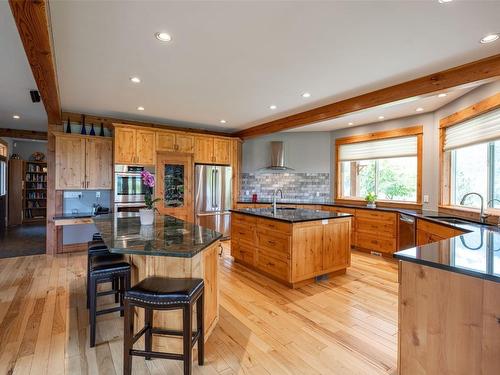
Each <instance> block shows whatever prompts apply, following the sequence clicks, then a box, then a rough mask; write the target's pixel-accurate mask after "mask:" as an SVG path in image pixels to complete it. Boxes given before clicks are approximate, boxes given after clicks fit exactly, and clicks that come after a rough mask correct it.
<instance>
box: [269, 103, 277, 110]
mask: <svg viewBox="0 0 500 375" xmlns="http://www.w3.org/2000/svg"><path fill="white" fill-rule="evenodd" d="M276 108H278V107H276V106H275V105H274V104H272V105H270V106H269V109H276Z"/></svg>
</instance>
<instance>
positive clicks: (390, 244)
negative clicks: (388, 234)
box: [356, 233, 396, 253]
mask: <svg viewBox="0 0 500 375" xmlns="http://www.w3.org/2000/svg"><path fill="white" fill-rule="evenodd" d="M356 246H358V247H362V248H363V249H368V250H374V251H380V252H383V253H392V252H394V251H396V239H395V238H380V237H377V236H372V235H369V234H366V233H357V234H356Z"/></svg>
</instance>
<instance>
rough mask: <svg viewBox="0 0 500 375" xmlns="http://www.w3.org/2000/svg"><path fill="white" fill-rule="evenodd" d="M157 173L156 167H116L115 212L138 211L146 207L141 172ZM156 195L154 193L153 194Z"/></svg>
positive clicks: (117, 165)
mask: <svg viewBox="0 0 500 375" xmlns="http://www.w3.org/2000/svg"><path fill="white" fill-rule="evenodd" d="M142 171H148V172H149V173H151V174H153V175H154V173H155V168H154V166H138V165H123V164H116V165H115V189H114V195H115V198H114V203H115V204H114V211H115V212H120V211H138V210H139V208H143V207H145V204H144V195H145V186H144V184H143V183H142V179H141V172H142ZM153 194H154V193H153Z"/></svg>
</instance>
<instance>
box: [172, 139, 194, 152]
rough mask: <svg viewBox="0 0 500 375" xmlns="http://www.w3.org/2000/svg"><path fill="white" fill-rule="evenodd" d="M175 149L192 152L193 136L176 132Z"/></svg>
mask: <svg viewBox="0 0 500 375" xmlns="http://www.w3.org/2000/svg"><path fill="white" fill-rule="evenodd" d="M175 145H176V147H175V148H176V151H179V152H185V153H188V154H192V153H193V152H194V137H193V136H192V135H186V134H177V135H176V136H175Z"/></svg>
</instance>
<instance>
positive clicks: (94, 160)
mask: <svg viewBox="0 0 500 375" xmlns="http://www.w3.org/2000/svg"><path fill="white" fill-rule="evenodd" d="M112 155H113V150H112V141H111V139H105V138H97V137H96V138H92V139H87V145H86V158H85V165H86V167H85V168H86V172H85V174H86V176H87V178H86V180H87V182H86V188H87V189H112V188H113V184H112V182H113V158H112Z"/></svg>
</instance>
